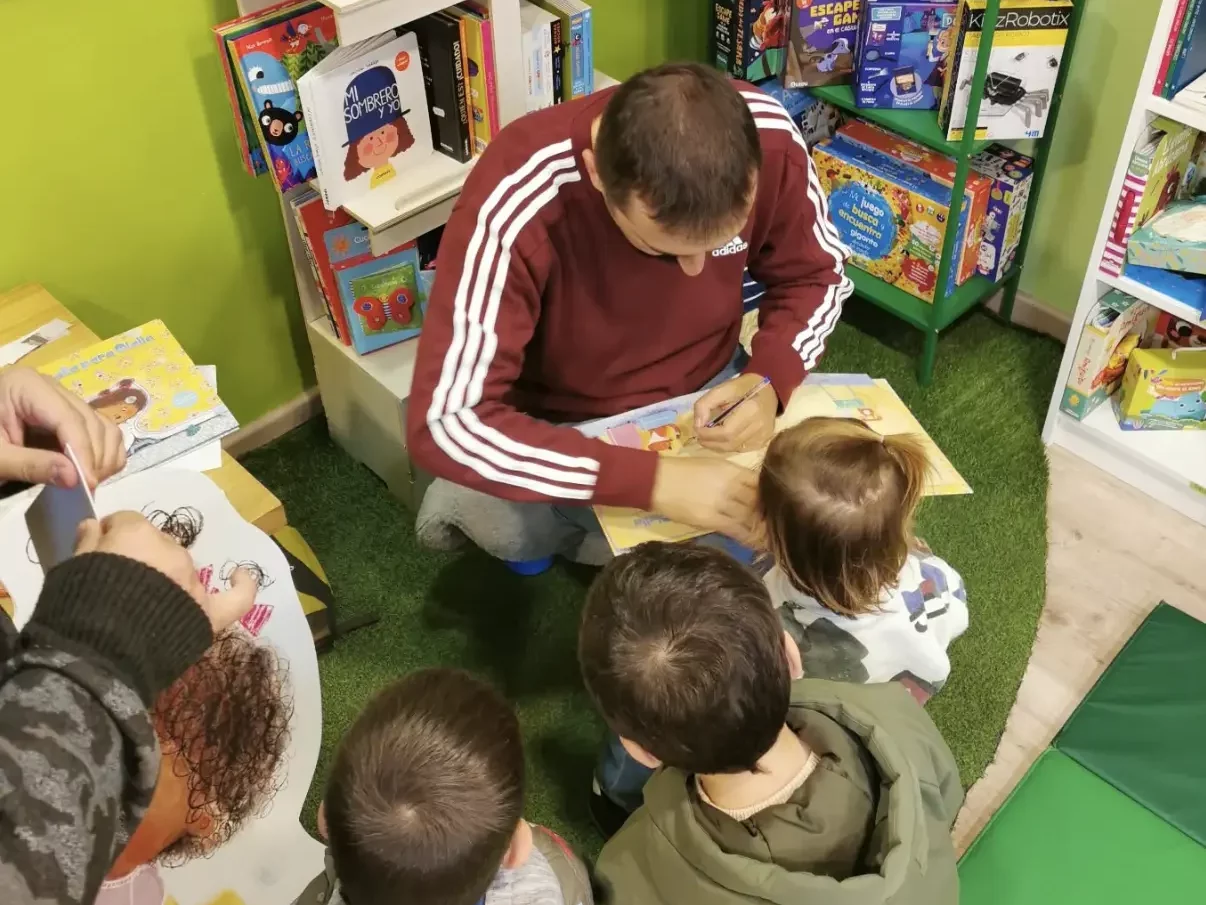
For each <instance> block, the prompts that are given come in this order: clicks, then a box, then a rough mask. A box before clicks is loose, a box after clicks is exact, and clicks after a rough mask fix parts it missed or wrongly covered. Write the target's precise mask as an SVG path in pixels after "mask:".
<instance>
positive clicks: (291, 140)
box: [227, 6, 335, 194]
mask: <svg viewBox="0 0 1206 905" xmlns="http://www.w3.org/2000/svg"><path fill="white" fill-rule="evenodd" d="M227 49H228V53H229V54H230V56H231V58H232V59H234V60H235V61H237V64H238V67H237V68H238V80H239V88H240V90H241V91H242V92H243V97H244V99H245V100H246V102H247V107H248V110H249V112H251V113H252V114H253V115H254V116H255V118H256V126H257V128H256V136H257V138H258V140H259V143H260V148H261V150H262V151H263V153H264V157H265V159H266V161H267V162H268V167H269V171H270V172H271V173H272V178H273V179H274V180H275V182H276V185H277V188H278V189H279V190H280V191H281V193H282V194H283V193H284V192H287V191H288V190H289V189H291V188H293V187H294V186H295V185H299V184H300V183H302V182H305V181H306V180H307V179H313V178H314V174H315V170H314V157H313V155H312V153H311V149H310V136H309V135H308V134H307V128H306V122H305V119H304V117H303V113H302V108H301V105H300V104H299V103H298V96H297V81H298V79H300V78H301V77H302V76H303V75H304V74H305V73H306V72H308V71H309V70H310V69H311V68H312V67H314V66H315V65H317V64H318V63H319V62H320V61H321V60H322V59H323V58H324V57H326V56H327V54H328V53H330V52H331V51H332V50H334V49H335V16H334V14H333V13H332V12H331V10H329V9H328V8H327V7H325V6H322V7H318V8H317V9H310V10H308V11H306V12H302V13H299V14H297V15H296V16H292V17H290V18H288V19H286V20H285V21H283V22H271V23H269V24H267V25H265V26H264V27H263V28H261V29H259V30H257V31H254V32H252V33H250V34H247V35H243V36H241V37H238V38H232V39H229V40H228V41H227Z"/></svg>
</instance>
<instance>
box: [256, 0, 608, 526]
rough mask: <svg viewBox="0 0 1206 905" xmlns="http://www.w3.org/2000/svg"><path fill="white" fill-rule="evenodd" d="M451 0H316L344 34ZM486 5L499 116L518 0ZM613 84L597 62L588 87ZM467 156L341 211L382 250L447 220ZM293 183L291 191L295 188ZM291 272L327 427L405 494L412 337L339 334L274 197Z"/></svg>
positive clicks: (373, 30)
mask: <svg viewBox="0 0 1206 905" xmlns="http://www.w3.org/2000/svg"><path fill="white" fill-rule="evenodd" d="M273 2H276V0H239V12H240V13H248V12H254V11H255V10H259V9H263V8H264V7H266V6H269V5H271V4H272V3H273ZM452 2H453V0H322V3H323V4H324V5H325V6H327V7H329V8H330V9H331V10H332V11H333V12H334V13H335V20H336V23H337V26H338V35H339V42H340V43H341V44H349V43H352V42H354V41H360V40H363V39H365V38H369V37H372V36H373V35H376V34H380V33H381V32H383V31H386V30H387V29H390V28H397V27H398V26H401V25H405V24H406V23H408V22H413V21H414V20H415V19H419V18H422V17H423V16H426V15H428V14H430V13H433V12H436V11H437V10H441V9H445V8H446V7H448V6H450V5H451V3H452ZM481 2H482V3H484V4H485V5H486V6H488V7H489V9H490V18H491V20H492V22H493V30H494V41H495V48H494V53H495V56H494V58H495V66H496V70H497V71H496V72H495V82H496V84H497V86H498V106H499V114H500V118H501V120H502V122H503V124H504V125H505V124H506V123H509V122H511V121H512V120H513V119H516V118H517V117H519V116H522V115H523V113H524V109H525V93H526V85H525V76H524V69H523V59H522V56H521V41H520V29H519V0H481ZM614 84H616V82H615V80H614V79H612V78H609V77H608V76H606V75H604V74H603V73H601V72H599V71H598V70H596V71H595V89H596V90H599V89H600V88H605V87H608V86H609V85H614ZM472 168H473V163H472V162H470V163H466V164H462V163H457V162H456V161H455V160H453V159H452V158H450V157H446V156H444V155H443V154H435V155H433V156H432V159H431V161H430V162H429V163H428V164H426V165H424V166H423V167H420V168H418V169H416V170H414V171H412V172H408V173H406V174H405V175H404V176H402V177H400V178H399V180H398V181H399V183H400V184H399V186H398V188H397V191H395V192H393V193H391V194H389V195H384V194H383V195H382V196H381V197H379V198H374V199H373V200H372V201H369V202H362V203H359V204H355V205H351V206H349V207H348V208H347V211H348V213H349V214H351V215H352V216H353V217H355V218H356V219H357V220H359V221H360V222H361V223H363V224H364V225H365V226H366V227H367V228H368V230H369V240H370V244H371V247H372V250H373V253H374V254H382V253H383V252H386V251H389V250H390V249H391V248H396V247H397V246H398V245H401V244H402V243H403V242H408V241H410V240H411V239H415V238H417V237H419V236H421V235H423V233H425V232H428V231H429V230H432V229H435V228H436V227H437V226H441V225H443V224H444V223H445V222H447V220H448V217H449V215H450V214H451V213H452V208H453V206H454V205H455V204H456V199H457V196H458V195H459V194H460V191H461V187H462V186H463V185H464V184H465V179H466V177H468V175H469V171H470V170H471V169H472ZM302 190H303V188H302V187H298V188H297V189H294V191H302ZM281 214H282V218H283V220H284V222H285V232H286V233H287V235H288V237H289V252H290V254H291V255H292V258H293V273H294V277H295V278H296V280H297V292H298V296H299V297H300V299H301V307H302V315H303V317H304V318H305V321H306V334H307V338H308V339H309V341H310V350H311V352H312V353H313V355H314V371H315V374H316V376H317V377H318V389H319V393H320V394H321V396H322V405H323V410H324V412H325V413H326V417H327V424H328V426H329V427H330V431H331V436H332V437H333V438H334V439H335V441H336V442H337V443H339V445H340V446H342V447H343V448H344V449H345V450H346V451H347V452H348V453H349V454H350V455H351V456H352V457H353V458H354V459H356V460H358V461H360V462H362V463H364V464H365V465H367V466H368V467H369V468H370V469H372V470H373V471H374V472H375V473H376V474H377V476H378V477H380V478H381V479H382V480H383V481H385V483H386V485H387V486H388V487H389V489H390V490H391V492H393V493H394V494H395V495H397V496H398V497H400V498H401V499H402V500H403V501H405V502H408V503H410V502H414V500H413V499H412V490H413V475H412V473H411V467H410V457H409V456H408V455H407V452H406V403H407V399H408V398H409V396H410V385H411V379H412V377H413V376H414V369H415V353H416V352H417V350H418V346H419V341H418V339H412V340H407V341H405V342H401V343H398V344H397V345H393V346H389V347H387V348H385V349H380V350H378V351H376V352H373V353H371V354H369V355H358V354H356V351H355V350H354V349H352V348H351V346H345V345H344V344H343V343H342V342H340V341H339V338H338V337H337V336H336V335H335V332H334V331H333V330H332V329H331V324H330V322H329V321H328V320H327V311H326V306H325V305H324V303H323V299H322V294H321V293H320V292H319V290H318V287H317V286H316V285H315V283H314V276H313V274H312V273H311V271H310V263H309V260H308V259H307V257H306V250H305V246H304V244H303V242H302V238H301V234H300V233H299V232H298V230H297V224H296V223H295V222H294V220H293V216H292V214H291V213H290V211H289V206H288V204H287V203H286V202H285V199H282V202H281Z"/></svg>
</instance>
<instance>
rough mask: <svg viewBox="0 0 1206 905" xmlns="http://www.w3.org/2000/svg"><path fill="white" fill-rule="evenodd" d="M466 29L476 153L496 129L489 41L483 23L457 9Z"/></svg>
mask: <svg viewBox="0 0 1206 905" xmlns="http://www.w3.org/2000/svg"><path fill="white" fill-rule="evenodd" d="M456 16H457V18H458V19H460V20H461V26H462V27H463V28H464V29H465V49H466V57H467V61H466V64H465V65H466V67H467V68H468V71H469V115H470V118H471V119H472V120H473V154H474V156H477V155H478V154H481V153H482V151H484V150H486V145H488V144H489V143H490V137H491V134H492V132H493V130H492V129H491V124H490V104H489V101H488V99H487V95H488V92H487V90H486V42H485V34H484V23H483V22H482V20H481V19H480V18H479V17H477V16H475V15H473V14H472V13H470V12H467V11H464V10H457V11H456Z"/></svg>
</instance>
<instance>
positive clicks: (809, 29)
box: [771, 0, 863, 88]
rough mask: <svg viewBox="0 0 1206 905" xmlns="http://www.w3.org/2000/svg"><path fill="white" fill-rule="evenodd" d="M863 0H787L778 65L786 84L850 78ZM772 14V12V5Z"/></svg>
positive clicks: (807, 84) (797, 85) (811, 84)
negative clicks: (792, 0)
mask: <svg viewBox="0 0 1206 905" xmlns="http://www.w3.org/2000/svg"><path fill="white" fill-rule="evenodd" d="M862 4H863V0H817V2H811V0H795V2H793V3H790V7H791V11H790V13H789V14H788V16H787V18H788V22H787V41H786V47H785V54H784V59H783V63H782V65H781V67H780V71H781V76H782V80H783V84H784V86H785V87H787V88H810V87H814V86H817V85H832V84H836V83H838V82H846V81H849V80H850V74H851V72H853V71H854V45H855V42H856V41H857V39H858V24H859V9H860V7H861V6H862ZM771 14H772V15H774V12H773V8H772V13H771Z"/></svg>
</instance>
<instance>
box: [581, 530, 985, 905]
mask: <svg viewBox="0 0 1206 905" xmlns="http://www.w3.org/2000/svg"><path fill="white" fill-rule="evenodd" d="M579 658H580V660H581V663H582V671H583V675H584V678H585V680H586V684H587V687H588V689H589V690H590V692H591V695H592V696H593V697H594V699H595V701H596V703H597V704H598V706H599V708H600V709H601V711H602V713H603V717H604V719H605V720H606V721H607V723H608V725H609V726H610V728H611V729H612V730H613V731H614V732H615V733H617V734H618V735H619V736H620V739H621V742H622V743H623V745H624V747H625V749H626V750H627V751H628V752H629V754H631V755H632V756H633V757H635V758H636V759H637V760H638V761H641V762H642V763H644V764H646V765H647V766H650V767H657V768H658V770H657V773H656V774H655V775H654V776H653V778H652V779H651V780H650V781H649V783H648V784H647V785H646V786H645V792H644V797H645V803H644V805H643V806H642V807H641V808H639V809H638V810H637V811H636V813H635V814H633V815H632V817H631V818H629V820H628V822H627V823H626V824H625V825H624V828H623V829H622V830H620V832H619V833H618V834H617V835H616V836H614V837H613V838H612V839H611V840H610V841H609V842H608V843H607V845H606V846H604V848H603V852H602V854H601V855H600V857H599V861H598V866H597V872H598V879H599V882H600V885H601V887H602V890H603V893H604V895H605V899H604V901H607V902H614V903H623V905H658V903H664V905H678V903H683V902H690V903H691V905H745V903H749V905H753V903H759V905H764V903H767V902H770V903H776V905H797V903H801V902H807V903H808V905H831V903H832V905H880V903H890V905H955V903H957V902H958V899H959V894H958V879H957V875H956V870H955V851H954V846H953V844H952V842H951V836H950V827H951V824H952V823H953V822H954V820H955V816H956V814H957V813H958V811H959V807H960V805H961V804H962V801H963V790H962V788H961V787H960V785H959V776H958V771H957V769H956V767H955V762H954V758H953V757H952V755H951V753H950V749H949V748H948V747H947V745H946V743H945V742H944V741H943V739H942V736H941V735H940V734H939V732H938V730H937V729H936V728H935V726H934V724H933V722H932V721H931V720H930V718H929V717H928V716H927V715H926V713H925V711H924V710H923V709H922V708H921V706H920V705H918V704H917V703H916V701H915V700H914V699H913V697H912V696H911V695H910V694H909V692H908V691H907V690H906V689H905V688H904V687H903V686H900V685H897V684H895V683H889V684H884V685H854V684H847V683H837V682H828V681H822V680H814V679H801V680H799V681H796V682H794V683H793V681H792V677H793V676H795V675H799V674H800V673H801V671H802V669H801V663H800V653H799V650H798V648H797V647H796V645H795V642H794V641H793V640H792V639H791V637H790V636H789V635H786V634H785V633H784V632H783V629H782V626H781V624H780V622H779V619H778V617H777V615H776V614H775V611H774V609H773V607H772V605H771V600H770V597H769V596H768V594H767V591H766V588H765V586H764V585H763V584H762V582H761V581H759V580H758V578H757V577H756V576H754V575H753V574H752V573H751V572H749V571H748V570H747V569H745V567H743V566H741V565H740V564H738V563H737V562H736V561H734V560H732V559H730V558H729V557H728V556H727V555H726V554H724V553H722V552H720V551H718V550H714V549H708V548H703V547H692V546H684V545H670V544H646V545H644V546H642V547H638V548H637V549H636V550H634V551H633V552H631V553H629V554H626V555H624V556H620V557H617V558H616V559H615V560H614V561H613V562H612V563H611V564H610V565H609V566H607V568H605V569H604V570H603V572H602V573H601V574H600V576H599V578H598V579H597V580H596V582H595V584H594V586H593V587H592V588H591V591H590V594H589V596H588V599H587V604H586V609H585V611H584V613H583V620H582V629H581V634H580V638H579ZM803 671H805V672H806V671H807V663H806V662H805V663H804V664H803Z"/></svg>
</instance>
